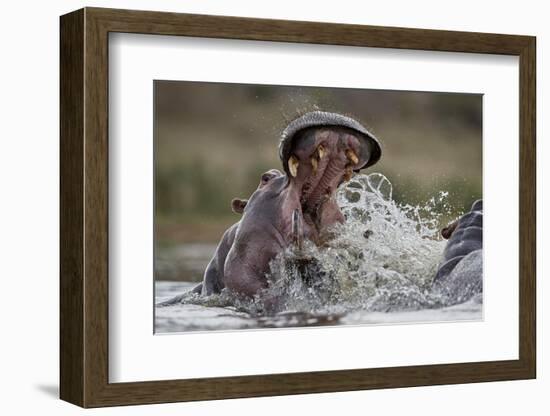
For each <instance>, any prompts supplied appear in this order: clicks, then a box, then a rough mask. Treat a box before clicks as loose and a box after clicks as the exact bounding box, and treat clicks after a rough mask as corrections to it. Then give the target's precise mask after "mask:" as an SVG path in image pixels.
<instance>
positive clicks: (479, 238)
mask: <svg viewBox="0 0 550 416" xmlns="http://www.w3.org/2000/svg"><path fill="white" fill-rule="evenodd" d="M441 233H442V235H443V236H444V237H445V238H448V240H449V241H448V242H447V246H446V247H445V251H444V253H443V261H442V262H441V264H440V266H439V268H438V270H437V274H436V276H435V278H434V288H435V289H436V290H438V291H439V292H440V293H441V294H442V295H444V296H445V297H446V298H447V299H452V301H451V302H450V303H462V302H465V301H467V300H469V299H471V298H473V297H474V296H476V295H479V294H481V293H482V291H483V202H482V200H478V201H476V202H474V203H473V204H472V207H471V209H470V211H469V212H467V213H466V214H464V215H462V216H461V217H460V218H459V219H458V220H457V221H455V222H454V223H452V224H449V226H447V227H446V228H444V229H443V230H442V232H441Z"/></svg>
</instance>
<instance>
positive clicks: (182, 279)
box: [144, 80, 483, 334]
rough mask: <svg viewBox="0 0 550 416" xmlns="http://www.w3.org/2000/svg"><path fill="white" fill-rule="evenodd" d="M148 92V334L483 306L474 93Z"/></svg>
mask: <svg viewBox="0 0 550 416" xmlns="http://www.w3.org/2000/svg"><path fill="white" fill-rule="evenodd" d="M153 93H154V175H155V177H154V205H155V207H154V245H155V247H154V288H155V299H154V306H153V307H154V317H155V319H154V322H155V327H154V332H155V334H166V333H171V334H174V333H186V332H191V331H230V330H231V331H232V330H247V329H264V328H271V329H273V328H296V327H315V326H327V325H329V326H340V325H387V324H405V323H408V324H413V323H430V322H443V321H445V322H449V323H453V322H460V321H475V320H482V319H483V243H482V240H483V224H482V221H483V202H482V201H483V199H482V198H483V193H482V171H483V137H482V133H483V131H482V119H483V117H482V111H483V95H482V94H469V93H449V92H424V91H422V92H421V91H399V90H375V89H351V88H332V87H310V86H283V85H256V84H235V83H214V82H197V81H173V80H155V81H154V82H153ZM144 307H146V305H144Z"/></svg>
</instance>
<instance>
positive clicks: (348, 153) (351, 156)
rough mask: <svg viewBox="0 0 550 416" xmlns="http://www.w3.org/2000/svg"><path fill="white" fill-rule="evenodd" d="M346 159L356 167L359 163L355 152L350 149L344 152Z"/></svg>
mask: <svg viewBox="0 0 550 416" xmlns="http://www.w3.org/2000/svg"><path fill="white" fill-rule="evenodd" d="M346 157H347V158H348V160H350V161H351V162H352V163H353V164H354V165H357V163H359V158H358V157H357V155H356V154H355V152H354V151H353V150H351V149H348V150H346Z"/></svg>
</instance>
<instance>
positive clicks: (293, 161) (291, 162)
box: [288, 155, 300, 178]
mask: <svg viewBox="0 0 550 416" xmlns="http://www.w3.org/2000/svg"><path fill="white" fill-rule="evenodd" d="M299 164H300V162H298V159H297V158H296V156H294V155H292V156H290V159H288V170H289V171H290V174H291V175H292V177H293V178H295V177H296V175H298V165H299Z"/></svg>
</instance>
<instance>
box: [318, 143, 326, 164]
mask: <svg viewBox="0 0 550 416" xmlns="http://www.w3.org/2000/svg"><path fill="white" fill-rule="evenodd" d="M326 153H327V152H326V150H325V146H323V145H322V144H320V145H319V147H318V148H317V154H318V155H319V160H320V159H322V158H324V157H325V154H326Z"/></svg>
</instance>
